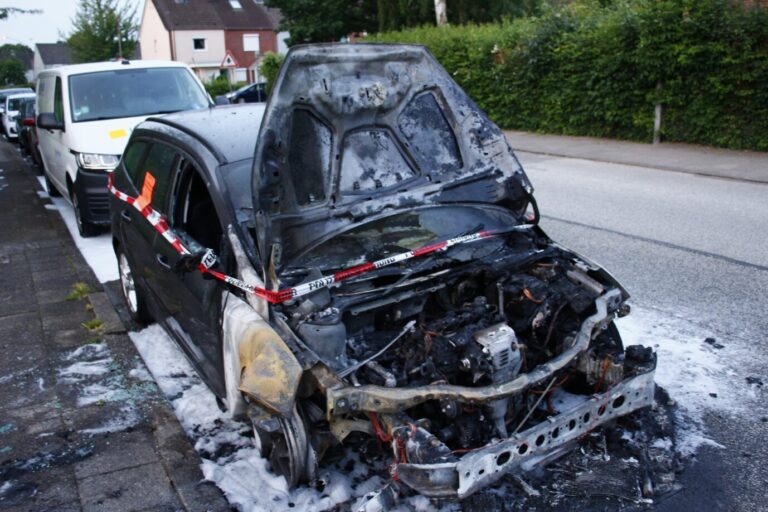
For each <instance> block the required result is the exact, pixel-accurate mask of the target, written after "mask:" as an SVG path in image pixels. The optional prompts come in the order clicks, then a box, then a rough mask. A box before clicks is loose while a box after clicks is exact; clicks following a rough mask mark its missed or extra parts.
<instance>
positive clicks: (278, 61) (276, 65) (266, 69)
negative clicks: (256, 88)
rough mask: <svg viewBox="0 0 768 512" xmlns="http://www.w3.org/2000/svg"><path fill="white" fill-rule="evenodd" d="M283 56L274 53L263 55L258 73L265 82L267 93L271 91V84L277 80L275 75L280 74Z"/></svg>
mask: <svg viewBox="0 0 768 512" xmlns="http://www.w3.org/2000/svg"><path fill="white" fill-rule="evenodd" d="M284 58H285V56H284V55H281V54H279V53H274V52H267V53H265V54H264V58H263V59H262V61H261V64H260V65H259V73H261V76H262V77H264V79H265V80H266V82H267V85H266V88H267V93H269V92H270V91H271V90H272V84H274V83H275V80H276V79H277V74H278V73H279V72H280V66H281V65H282V64H283V59H284Z"/></svg>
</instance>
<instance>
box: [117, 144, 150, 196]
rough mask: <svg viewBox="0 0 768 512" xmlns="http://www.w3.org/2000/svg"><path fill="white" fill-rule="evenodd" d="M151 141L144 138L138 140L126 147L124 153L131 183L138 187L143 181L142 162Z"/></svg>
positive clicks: (126, 170) (126, 169) (124, 162)
mask: <svg viewBox="0 0 768 512" xmlns="http://www.w3.org/2000/svg"><path fill="white" fill-rule="evenodd" d="M148 147H149V143H148V142H147V141H144V140H138V141H136V142H134V143H132V144H131V145H130V146H128V147H127V148H126V149H125V152H124V153H123V167H125V172H126V173H127V174H128V178H130V180H131V183H133V185H134V186H135V187H136V188H138V187H139V184H140V183H141V179H142V176H143V173H142V172H141V163H142V162H143V161H144V155H146V154H147V148H148Z"/></svg>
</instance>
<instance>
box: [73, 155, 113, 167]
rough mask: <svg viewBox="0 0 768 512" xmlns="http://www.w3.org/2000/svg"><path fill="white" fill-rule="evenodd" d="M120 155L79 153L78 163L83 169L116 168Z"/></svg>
mask: <svg viewBox="0 0 768 512" xmlns="http://www.w3.org/2000/svg"><path fill="white" fill-rule="evenodd" d="M119 161H120V157H119V156H117V155H100V154H98V153H77V163H78V165H80V167H82V168H83V169H114V168H115V167H117V163H118V162H119Z"/></svg>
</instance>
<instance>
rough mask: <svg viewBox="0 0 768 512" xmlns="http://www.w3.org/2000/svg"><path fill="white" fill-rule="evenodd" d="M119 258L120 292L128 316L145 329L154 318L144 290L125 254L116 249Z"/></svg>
mask: <svg viewBox="0 0 768 512" xmlns="http://www.w3.org/2000/svg"><path fill="white" fill-rule="evenodd" d="M115 256H116V257H117V270H118V274H119V275H120V291H121V292H122V296H123V302H125V307H126V309H127V310H128V314H129V315H130V317H131V320H133V321H134V322H135V323H136V324H137V325H139V327H144V326H145V325H147V324H149V323H150V322H151V321H152V316H151V315H150V314H149V309H147V302H146V299H145V295H144V290H143V289H142V288H141V286H139V284H138V283H137V282H136V280H135V279H134V277H133V270H132V269H131V264H130V263H129V262H128V258H127V257H126V255H125V253H124V252H123V251H122V250H121V249H120V248H119V247H118V248H116V249H115Z"/></svg>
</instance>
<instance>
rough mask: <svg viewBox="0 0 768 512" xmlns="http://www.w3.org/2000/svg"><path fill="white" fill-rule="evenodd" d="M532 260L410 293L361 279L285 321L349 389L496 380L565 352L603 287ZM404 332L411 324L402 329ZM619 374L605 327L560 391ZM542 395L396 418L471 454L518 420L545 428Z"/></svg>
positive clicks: (419, 409) (558, 261)
mask: <svg viewBox="0 0 768 512" xmlns="http://www.w3.org/2000/svg"><path fill="white" fill-rule="evenodd" d="M516 243H520V242H519V241H518V242H516ZM530 254H532V252H529V253H526V256H525V259H523V260H518V262H520V261H524V262H525V266H524V267H522V268H520V267H517V268H515V267H509V266H508V267H507V268H504V266H503V265H499V267H498V268H494V269H493V270H489V269H488V267H487V266H486V267H484V268H483V269H481V270H475V271H469V272H463V273H461V274H458V273H457V274H453V275H452V276H451V277H448V275H444V276H443V277H436V278H434V279H433V280H431V281H430V280H428V279H426V280H425V279H423V278H419V280H418V281H414V282H415V283H417V284H416V285H414V286H412V287H410V288H409V287H407V286H402V287H400V288H398V289H394V288H393V287H387V286H386V282H385V284H384V287H383V290H384V292H383V293H381V294H377V293H375V292H374V290H376V286H375V283H374V282H370V281H361V282H360V283H359V287H358V288H355V287H354V285H352V286H350V285H348V286H347V287H346V288H345V289H344V293H345V295H341V296H339V295H335V294H334V293H331V294H330V297H328V296H324V297H320V298H318V299H314V301H315V302H314V303H309V301H302V302H298V303H297V304H295V305H293V306H292V307H289V309H288V311H287V313H288V314H289V315H290V317H291V318H292V320H293V327H294V329H296V331H297V332H298V334H299V336H300V338H301V339H302V340H303V341H304V342H305V343H306V344H307V346H308V347H309V348H311V349H312V350H313V351H314V352H315V353H316V354H317V355H318V356H319V357H320V358H321V359H322V360H323V361H325V362H326V364H327V365H328V366H329V367H330V368H331V369H333V370H334V371H336V372H337V373H338V374H339V375H340V376H342V377H345V376H348V377H349V378H350V379H351V381H352V382H353V383H354V384H355V385H367V384H371V385H377V386H382V387H388V388H398V387H415V386H425V385H431V384H452V385H457V386H474V387H476V386H488V385H493V384H500V383H505V382H509V381H511V380H513V379H514V378H515V377H516V376H517V375H518V374H519V373H520V372H528V371H530V370H532V369H533V368H535V367H536V366H538V365H540V364H542V363H544V362H546V361H548V360H549V359H552V358H553V357H554V356H556V355H557V354H559V353H561V352H562V351H563V350H564V349H566V348H567V347H569V346H570V345H571V344H572V340H573V336H574V334H575V333H576V332H577V331H578V330H579V328H580V326H581V323H582V322H583V320H584V318H586V317H587V316H589V315H590V314H592V311H593V308H594V305H593V304H594V300H595V298H596V296H597V295H598V294H600V293H601V290H603V287H602V285H601V284H600V283H599V282H598V281H597V280H596V279H595V278H594V277H590V276H589V275H587V274H586V273H585V272H586V271H585V270H584V269H583V268H581V267H579V266H577V265H574V264H573V263H572V260H569V259H566V258H556V257H551V255H550V254H547V255H545V256H542V257H541V258H540V259H539V260H536V259H534V258H531V257H530V256H529V255H530ZM435 275H440V274H435ZM398 279H399V278H398ZM389 282H390V283H391V282H392V281H389ZM425 282H426V283H427V284H426V285H425V284H424V283H425ZM355 292H356V293H355ZM406 325H413V326H414V327H413V328H412V329H410V330H409V329H405V330H404V326H406ZM606 327H607V326H606ZM611 327H612V326H611ZM621 365H623V347H622V344H621V339H620V337H619V336H618V333H617V332H616V331H615V328H611V329H603V330H601V332H600V335H599V336H597V337H596V338H595V339H594V340H593V342H592V343H591V345H590V350H589V351H588V352H585V353H584V354H583V355H582V357H581V358H580V359H579V360H578V364H575V365H573V366H572V368H571V369H570V370H569V372H570V371H576V372H579V375H578V376H576V377H574V378H572V379H570V381H569V382H568V386H571V387H572V388H571V390H573V391H574V392H577V393H590V392H594V391H597V390H598V389H601V388H602V389H605V388H606V386H610V385H611V384H612V383H615V382H617V381H618V380H620V379H621V378H622V375H621V373H620V372H621ZM559 379H561V380H562V379H563V376H561V377H560V378H559ZM567 380H568V378H566V379H565V380H562V382H561V383H558V386H559V385H561V384H564V383H565V382H566V381H567ZM555 387H557V386H555ZM547 391H548V390H545V391H544V392H542V391H541V390H539V391H536V390H532V391H531V392H526V393H524V394H522V395H518V396H514V397H511V398H504V399H499V400H496V401H494V402H492V403H489V404H484V405H471V404H467V403H460V402H459V401H454V400H442V401H437V400H435V401H428V402H425V403H423V404H421V405H418V406H415V407H413V408H411V409H409V410H408V411H403V412H404V414H405V415H404V418H408V419H405V420H404V421H406V422H408V421H422V422H427V423H428V424H429V428H428V430H429V431H430V432H432V433H433V434H435V435H436V436H437V437H438V438H439V440H440V442H441V443H445V444H446V446H448V447H449V448H450V449H451V450H455V449H472V448H474V447H477V446H481V445H484V444H486V443H488V442H490V441H491V440H493V439H505V438H506V437H507V436H508V434H509V432H511V431H512V430H513V429H514V428H515V427H517V426H518V425H520V423H521V421H522V422H526V421H528V420H530V421H538V420H541V419H543V417H545V413H546V406H547V403H546V402H544V403H543V404H541V400H540V398H541V397H542V393H544V394H546V393H547ZM532 393H533V394H532ZM536 393H538V394H536ZM542 407H543V408H544V409H543V412H542V413H539V412H537V410H536V409H541V408H542ZM542 414H543V416H542ZM436 446H437V445H436ZM442 450H443V449H442V448H440V450H438V451H442Z"/></svg>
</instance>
